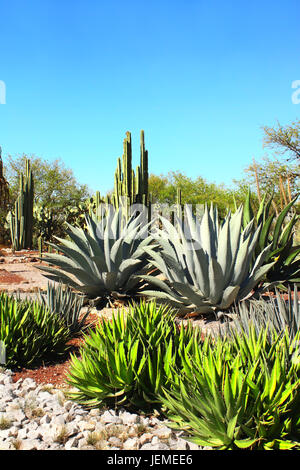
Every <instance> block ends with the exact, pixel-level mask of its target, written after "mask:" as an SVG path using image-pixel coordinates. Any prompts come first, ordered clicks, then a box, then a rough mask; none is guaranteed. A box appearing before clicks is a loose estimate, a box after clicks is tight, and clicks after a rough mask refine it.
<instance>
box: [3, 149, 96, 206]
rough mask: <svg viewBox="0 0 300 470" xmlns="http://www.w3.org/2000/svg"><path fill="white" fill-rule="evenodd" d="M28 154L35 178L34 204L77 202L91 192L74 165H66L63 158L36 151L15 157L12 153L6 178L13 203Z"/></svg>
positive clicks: (67, 203) (6, 170)
mask: <svg viewBox="0 0 300 470" xmlns="http://www.w3.org/2000/svg"><path fill="white" fill-rule="evenodd" d="M26 158H29V159H30V165H31V169H32V172H33V175H34V180H35V191H34V204H35V205H37V206H44V207H47V208H53V209H59V208H65V207H66V206H69V205H72V206H75V205H77V204H78V203H79V202H82V201H83V200H85V199H86V198H88V197H89V196H90V191H89V189H88V187H87V185H81V184H79V183H78V182H77V181H76V178H75V176H74V174H73V171H72V170H71V169H68V168H65V165H64V163H63V162H62V161H61V160H60V159H56V160H54V161H53V162H49V161H47V160H43V159H41V158H38V157H35V156H34V155H32V156H30V157H26V155H22V156H18V157H15V158H13V157H12V156H11V155H8V157H7V161H6V165H5V175H6V179H7V180H8V182H9V183H10V203H11V204H13V203H14V201H15V200H16V197H17V194H18V187H19V175H20V173H21V172H23V171H24V168H25V161H26Z"/></svg>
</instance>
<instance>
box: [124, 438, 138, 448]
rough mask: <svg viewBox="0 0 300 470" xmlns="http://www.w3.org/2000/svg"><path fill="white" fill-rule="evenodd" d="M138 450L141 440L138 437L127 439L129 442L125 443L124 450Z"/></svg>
mask: <svg viewBox="0 0 300 470" xmlns="http://www.w3.org/2000/svg"><path fill="white" fill-rule="evenodd" d="M138 448H139V440H138V438H137V437H133V438H130V439H127V441H125V442H124V443H123V449H124V450H137V449H138Z"/></svg>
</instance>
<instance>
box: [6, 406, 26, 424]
mask: <svg viewBox="0 0 300 470" xmlns="http://www.w3.org/2000/svg"><path fill="white" fill-rule="evenodd" d="M7 418H8V419H9V420H10V421H12V422H15V421H16V422H24V421H26V416H25V414H24V412H23V411H22V410H18V409H16V410H12V409H10V410H9V411H8V413H7Z"/></svg>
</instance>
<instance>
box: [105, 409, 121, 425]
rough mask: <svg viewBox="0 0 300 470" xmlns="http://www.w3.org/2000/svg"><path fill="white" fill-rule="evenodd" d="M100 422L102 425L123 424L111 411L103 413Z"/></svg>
mask: <svg viewBox="0 0 300 470" xmlns="http://www.w3.org/2000/svg"><path fill="white" fill-rule="evenodd" d="M100 420H101V422H102V423H114V424H117V423H120V422H122V420H120V418H118V416H116V415H114V414H112V413H111V410H110V411H105V412H104V413H103V415H102V416H101V418H100Z"/></svg>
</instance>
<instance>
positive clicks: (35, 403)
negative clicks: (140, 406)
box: [0, 370, 210, 450]
mask: <svg viewBox="0 0 300 470" xmlns="http://www.w3.org/2000/svg"><path fill="white" fill-rule="evenodd" d="M185 437H186V436H185V434H184V432H182V431H181V432H180V431H176V432H174V430H172V429H170V428H169V427H168V422H167V421H164V420H161V419H159V418H158V417H156V416H145V415H143V416H142V415H138V414H135V413H129V412H128V411H126V410H125V409H120V410H114V409H110V410H109V409H106V410H98V409H92V410H87V409H85V408H83V407H82V406H80V405H79V404H77V403H74V402H73V401H70V400H68V398H67V397H66V394H65V393H64V391H63V390H62V389H56V388H55V387H54V386H53V385H51V384H47V385H45V384H43V385H41V384H40V385H37V384H36V382H35V381H34V380H33V379H31V378H26V379H19V380H18V381H17V382H15V383H14V381H13V373H12V372H11V371H10V370H2V372H0V450H209V449H210V448H205V447H204V448H201V447H198V446H197V445H195V444H192V443H188V442H187V440H186V439H185Z"/></svg>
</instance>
